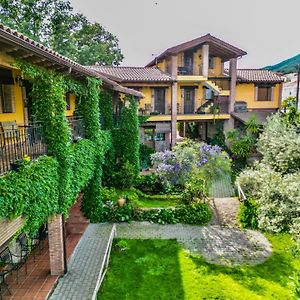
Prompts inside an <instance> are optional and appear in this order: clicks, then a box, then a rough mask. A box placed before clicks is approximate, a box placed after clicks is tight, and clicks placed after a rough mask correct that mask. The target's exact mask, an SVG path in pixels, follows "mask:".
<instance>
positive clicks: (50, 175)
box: [0, 61, 139, 234]
mask: <svg viewBox="0 0 300 300" xmlns="http://www.w3.org/2000/svg"><path fill="white" fill-rule="evenodd" d="M17 65H18V67H19V68H20V69H21V71H22V74H23V76H24V77H25V78H26V79H27V80H29V81H30V82H31V84H32V93H31V97H32V98H33V117H34V120H35V121H40V122H42V123H43V125H44V136H45V140H46V143H47V147H48V154H49V155H50V156H48V157H41V158H39V159H38V160H37V161H35V162H31V163H29V164H28V165H24V166H23V167H22V168H21V170H20V171H19V172H17V173H16V172H11V173H9V174H8V175H7V176H5V177H3V178H0V218H1V217H5V218H15V217H17V216H20V215H24V216H25V227H24V229H23V230H24V231H27V232H29V233H32V234H33V233H34V232H35V231H36V230H38V228H39V227H40V226H41V225H42V224H43V223H45V222H46V221H47V218H48V217H49V216H50V215H54V214H68V211H69V209H70V207H71V205H72V204H73V203H74V201H75V200H76V198H77V195H78V193H79V192H80V191H82V190H84V191H85V195H84V201H83V205H82V209H83V211H84V213H85V214H86V216H87V217H88V218H90V219H91V220H92V221H94V220H99V219H100V218H101V215H102V214H103V208H102V197H101V185H102V177H103V164H104V161H105V159H106V157H108V155H107V153H111V159H110V160H109V161H110V162H111V164H112V165H111V166H110V167H111V168H110V169H111V170H113V171H114V172H115V173H116V174H114V178H115V180H116V181H115V182H118V183H119V184H120V185H123V186H126V187H130V186H131V185H132V184H133V183H134V181H135V179H136V178H137V176H138V172H139V130H138V117H137V101H136V100H135V99H134V98H133V97H126V98H125V105H123V109H122V112H121V121H120V124H119V127H118V128H113V116H112V112H113V109H112V107H113V93H111V92H108V91H102V92H101V95H99V91H100V85H101V83H100V82H99V80H97V79H95V78H86V79H85V80H83V81H81V82H78V81H76V80H73V79H71V78H69V77H67V76H62V75H59V74H56V73H55V72H53V71H49V70H46V69H43V68H40V67H36V66H34V65H31V64H29V63H26V62H24V61H18V63H17ZM66 92H73V93H75V94H76V101H77V110H76V113H77V114H78V115H80V116H82V117H83V119H84V124H85V131H86V139H84V140H82V141H79V142H77V143H76V144H72V141H71V130H70V127H69V125H68V122H67V119H66V117H65V105H66V104H65V94H66ZM99 98H101V102H100V103H99ZM103 103H104V104H105V105H103V106H101V104H103ZM100 107H101V111H102V112H103V116H104V117H105V118H106V126H105V127H104V128H105V129H106V130H101V128H100V119H101V118H100ZM108 150H112V151H108ZM107 167H109V164H105V165H104V168H107Z"/></svg>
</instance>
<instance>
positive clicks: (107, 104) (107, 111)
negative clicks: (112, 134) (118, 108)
mask: <svg viewBox="0 0 300 300" xmlns="http://www.w3.org/2000/svg"><path fill="white" fill-rule="evenodd" d="M99 107H100V114H101V121H102V129H105V130H112V129H113V127H114V119H113V92H112V91H108V90H103V91H101V93H100V101H99Z"/></svg>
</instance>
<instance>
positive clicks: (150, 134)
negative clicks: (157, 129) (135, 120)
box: [144, 128, 154, 142]
mask: <svg viewBox="0 0 300 300" xmlns="http://www.w3.org/2000/svg"><path fill="white" fill-rule="evenodd" d="M144 135H145V141H148V142H150V141H154V129H152V128H151V129H145V130H144Z"/></svg>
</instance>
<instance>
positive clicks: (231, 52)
mask: <svg viewBox="0 0 300 300" xmlns="http://www.w3.org/2000/svg"><path fill="white" fill-rule="evenodd" d="M202 44H209V45H210V46H211V47H213V48H215V49H218V48H219V49H222V50H224V51H225V52H226V53H227V54H226V55H227V56H228V58H230V57H231V58H234V57H239V56H243V55H246V54H247V52H246V51H244V50H242V49H239V48H237V47H235V46H233V45H231V44H229V43H227V42H225V41H222V40H220V39H218V38H216V37H215V36H213V35H211V34H210V33H208V34H206V35H203V36H201V37H199V38H196V39H193V40H191V41H188V42H185V43H182V44H179V45H177V46H174V47H171V48H168V49H167V50H165V51H164V52H163V53H162V54H160V55H159V56H157V57H156V58H155V59H153V60H152V61H151V62H150V63H148V64H147V67H149V66H153V65H155V64H156V61H160V60H161V59H163V58H165V57H167V56H170V55H172V54H177V53H179V52H181V51H185V50H188V49H192V48H194V47H197V46H200V45H202Z"/></svg>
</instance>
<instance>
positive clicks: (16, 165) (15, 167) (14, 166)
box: [10, 162, 23, 172]
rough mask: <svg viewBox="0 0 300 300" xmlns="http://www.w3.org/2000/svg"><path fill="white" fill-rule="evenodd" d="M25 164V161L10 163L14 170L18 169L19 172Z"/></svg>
mask: <svg viewBox="0 0 300 300" xmlns="http://www.w3.org/2000/svg"><path fill="white" fill-rule="evenodd" d="M22 166H23V163H22V162H13V163H10V168H11V170H12V171H16V172H18V171H19V169H20V168H21V167H22Z"/></svg>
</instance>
